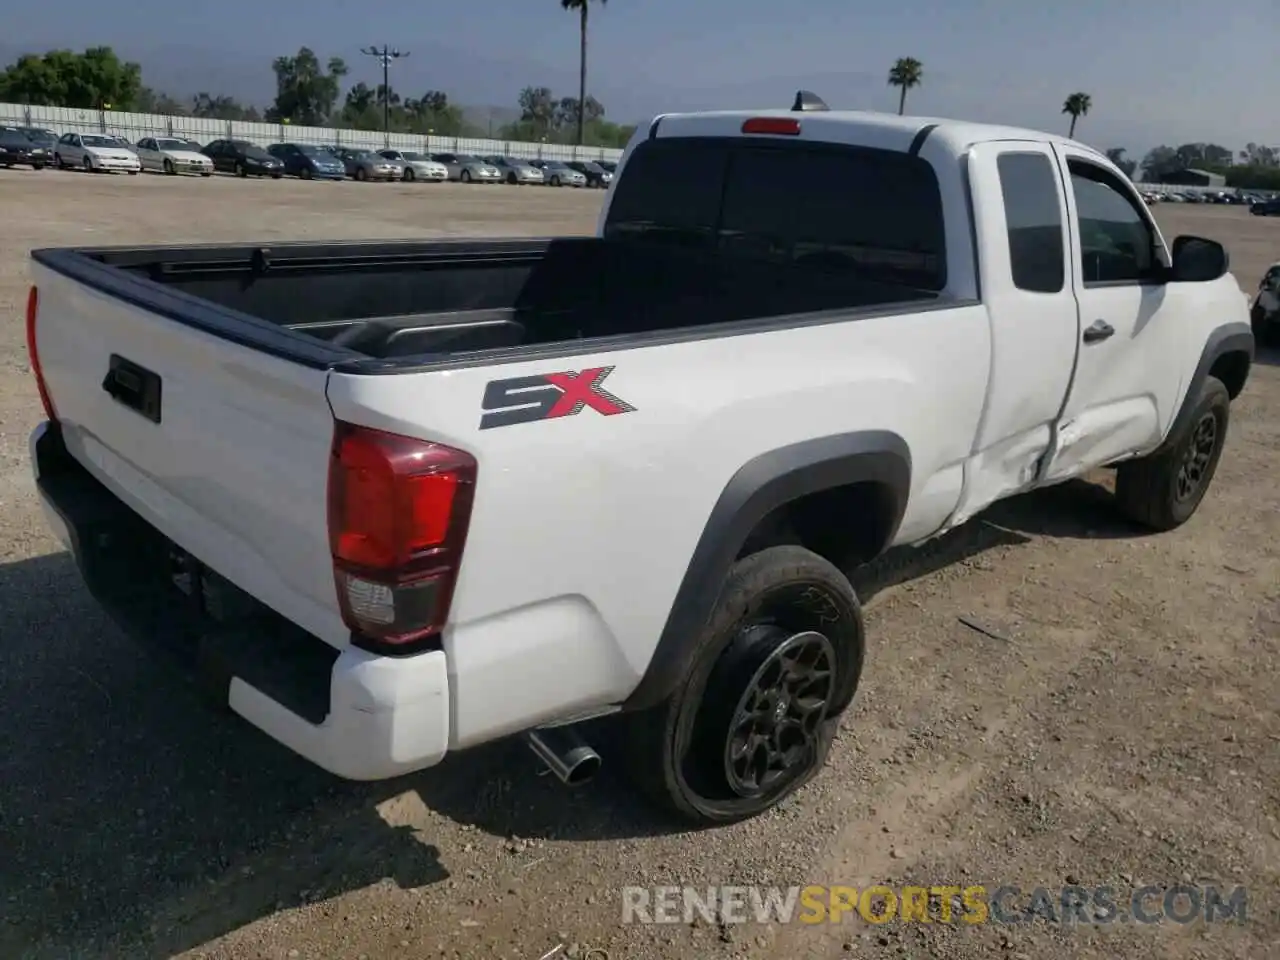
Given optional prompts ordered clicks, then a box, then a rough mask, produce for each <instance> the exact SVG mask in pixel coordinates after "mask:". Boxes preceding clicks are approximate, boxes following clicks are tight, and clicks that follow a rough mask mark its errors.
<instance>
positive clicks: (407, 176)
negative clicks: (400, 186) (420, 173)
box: [400, 167, 415, 183]
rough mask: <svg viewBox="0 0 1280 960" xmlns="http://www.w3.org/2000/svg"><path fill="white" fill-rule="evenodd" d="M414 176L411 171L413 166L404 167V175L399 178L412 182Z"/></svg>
mask: <svg viewBox="0 0 1280 960" xmlns="http://www.w3.org/2000/svg"><path fill="white" fill-rule="evenodd" d="M414 176H415V174H414V172H413V167H405V168H404V176H403V177H401V178H400V179H401V180H403V181H404V182H405V183H413V178H414Z"/></svg>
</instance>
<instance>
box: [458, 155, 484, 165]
mask: <svg viewBox="0 0 1280 960" xmlns="http://www.w3.org/2000/svg"><path fill="white" fill-rule="evenodd" d="M479 162H480V159H479V158H478V157H473V156H471V155H470V154H468V153H460V154H458V163H479Z"/></svg>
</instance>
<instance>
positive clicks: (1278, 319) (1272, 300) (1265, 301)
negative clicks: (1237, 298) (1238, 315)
mask: <svg viewBox="0 0 1280 960" xmlns="http://www.w3.org/2000/svg"><path fill="white" fill-rule="evenodd" d="M1249 320H1250V322H1251V323H1252V325H1253V336H1254V338H1255V339H1256V340H1257V342H1258V343H1259V344H1265V345H1267V346H1271V345H1272V344H1275V343H1277V341H1280V263H1273V264H1272V265H1271V269H1269V270H1268V271H1267V272H1266V274H1265V275H1264V276H1263V278H1262V282H1261V283H1259V284H1258V292H1257V294H1256V295H1255V296H1254V298H1253V303H1252V304H1250V306H1249Z"/></svg>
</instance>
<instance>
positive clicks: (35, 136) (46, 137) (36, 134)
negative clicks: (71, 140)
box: [18, 127, 58, 143]
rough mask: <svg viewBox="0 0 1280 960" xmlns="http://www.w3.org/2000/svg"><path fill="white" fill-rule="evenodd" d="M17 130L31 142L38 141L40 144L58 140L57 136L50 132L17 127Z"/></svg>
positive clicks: (35, 128)
mask: <svg viewBox="0 0 1280 960" xmlns="http://www.w3.org/2000/svg"><path fill="white" fill-rule="evenodd" d="M18 130H19V131H20V132H21V133H24V134H26V135H27V136H28V137H30V138H31V139H32V140H38V141H40V142H42V143H47V142H49V141H51V140H57V139H58V135H57V134H56V133H54V132H53V131H52V130H41V129H40V128H38V127H19V128H18Z"/></svg>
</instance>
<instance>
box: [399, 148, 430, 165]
mask: <svg viewBox="0 0 1280 960" xmlns="http://www.w3.org/2000/svg"><path fill="white" fill-rule="evenodd" d="M400 156H402V157H404V158H405V159H406V160H412V161H414V162H415V163H420V162H421V161H423V160H430V159H431V158H430V157H428V156H427V155H426V154H425V153H413V152H412V151H409V150H406V151H405V152H404V153H402V154H400Z"/></svg>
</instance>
